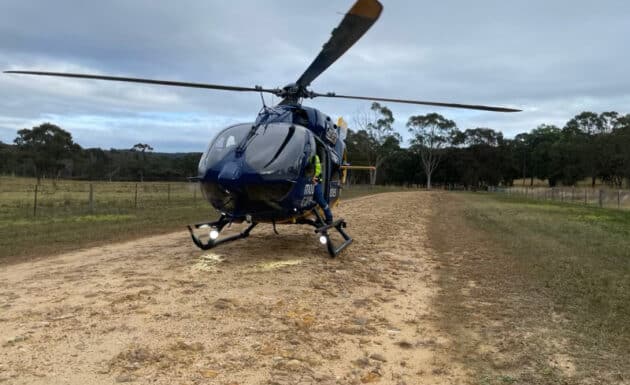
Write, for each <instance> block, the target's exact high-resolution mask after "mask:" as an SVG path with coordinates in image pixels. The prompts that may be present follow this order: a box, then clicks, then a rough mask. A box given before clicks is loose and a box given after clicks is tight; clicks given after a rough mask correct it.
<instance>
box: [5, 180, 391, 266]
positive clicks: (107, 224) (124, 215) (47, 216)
mask: <svg viewBox="0 0 630 385" xmlns="http://www.w3.org/2000/svg"><path fill="white" fill-rule="evenodd" d="M35 184H36V181H35V180H34V179H30V178H13V177H0V263H2V262H9V261H17V260H25V259H28V258H37V257H40V256H46V255H51V254H56V253H60V252H64V251H69V250H74V249H77V248H81V247H85V246H93V245H105V244H107V243H109V242H112V243H113V242H119V241H123V240H127V239H133V238H137V237H140V236H145V235H152V234H158V233H164V232H169V231H176V230H181V229H184V228H185V226H186V225H187V224H189V223H194V222H201V221H204V220H208V219H212V218H213V217H214V216H215V215H216V212H215V211H214V209H213V208H212V207H211V206H210V204H209V203H207V202H206V201H205V199H204V198H203V197H202V196H201V194H200V191H199V186H198V185H197V184H196V183H185V182H179V183H178V182H169V183H166V182H144V183H135V182H86V181H66V180H60V181H56V182H55V183H53V181H50V180H44V181H42V183H41V184H40V185H39V186H38V187H37V209H36V210H34V205H35ZM90 185H91V189H92V193H91V194H90ZM385 191H394V189H393V188H386V187H380V186H375V187H373V188H370V187H368V186H352V187H351V188H349V189H345V190H344V191H343V193H342V198H343V199H348V198H352V197H357V196H361V195H366V194H372V193H379V192H385ZM90 196H91V197H92V199H91V200H90ZM90 202H91V203H90Z"/></svg>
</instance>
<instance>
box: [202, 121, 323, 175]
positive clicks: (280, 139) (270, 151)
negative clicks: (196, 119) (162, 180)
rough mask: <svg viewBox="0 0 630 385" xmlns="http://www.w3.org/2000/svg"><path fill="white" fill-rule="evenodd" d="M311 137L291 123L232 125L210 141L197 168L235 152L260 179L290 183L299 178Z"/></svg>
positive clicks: (214, 162)
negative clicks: (242, 157)
mask: <svg viewBox="0 0 630 385" xmlns="http://www.w3.org/2000/svg"><path fill="white" fill-rule="evenodd" d="M311 136H312V135H311V134H310V132H309V131H308V130H307V129H305V128H304V127H301V126H298V125H294V124H291V123H278V122H276V123H268V124H262V125H259V126H254V125H252V124H239V125H236V126H232V127H229V128H227V129H225V130H223V131H222V132H221V133H219V135H217V137H216V138H215V139H214V141H212V143H211V144H210V146H209V147H208V150H207V151H206V153H205V154H204V156H203V157H202V160H201V162H200V164H199V169H200V172H201V171H203V170H207V169H208V168H211V167H213V166H214V165H216V164H217V163H219V162H221V161H222V160H223V159H224V158H225V157H226V156H227V155H228V154H230V153H231V152H235V153H236V154H238V155H237V156H241V155H243V156H244V157H245V163H246V164H247V166H248V168H250V169H251V170H252V171H254V172H255V173H257V174H259V175H261V176H262V178H263V179H266V180H287V179H291V180H292V179H295V178H297V177H299V176H300V171H301V168H300V167H301V165H302V162H303V159H304V157H305V156H308V154H310V152H311V148H314V146H313V144H312V143H311V142H312V138H311Z"/></svg>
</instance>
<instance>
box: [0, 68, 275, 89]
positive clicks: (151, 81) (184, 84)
mask: <svg viewBox="0 0 630 385" xmlns="http://www.w3.org/2000/svg"><path fill="white" fill-rule="evenodd" d="M4 73H5V74H22V75H40V76H57V77H64V78H80V79H98V80H111V81H117V82H131V83H145V84H157V85H161V86H174V87H190V88H205V89H213V90H225V91H254V92H270V93H272V94H276V93H278V92H280V90H278V89H266V88H262V87H258V86H257V87H253V88H252V87H238V86H224V85H220V84H205V83H189V82H176V81H170V80H155V79H140V78H128V77H121V76H106V75H90V74H73V73H67V72H42V71H4Z"/></svg>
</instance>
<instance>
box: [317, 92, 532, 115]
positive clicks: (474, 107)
mask: <svg viewBox="0 0 630 385" xmlns="http://www.w3.org/2000/svg"><path fill="white" fill-rule="evenodd" d="M312 96H313V97H327V98H344V99H358V100H372V101H379V102H392V103H407V104H421V105H425V106H436V107H450V108H466V109H469V110H483V111H495V112H520V111H521V110H518V109H515V108H507V107H493V106H482V105H477V104H460V103H441V102H425V101H421V100H408V99H390V98H373V97H369V96H350V95H337V94H333V93H330V94H317V93H313V95H312Z"/></svg>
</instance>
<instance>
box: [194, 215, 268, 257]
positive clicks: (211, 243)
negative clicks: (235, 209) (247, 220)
mask: <svg viewBox="0 0 630 385" xmlns="http://www.w3.org/2000/svg"><path fill="white" fill-rule="evenodd" d="M228 224H230V220H228V219H227V218H226V217H224V216H221V218H219V220H218V221H215V222H204V223H196V224H194V225H188V231H190V237H191V238H192V240H193V242H194V243H195V245H196V246H197V247H198V248H200V249H201V250H210V249H211V248H213V247H215V246H218V245H220V244H222V243H227V242H231V241H235V240H237V239H242V238H247V237H248V236H249V233H250V232H251V231H252V229H253V228H254V227H256V225H257V224H258V223H256V222H252V223H251V224H250V225H249V226H247V228H246V229H245V230H243V231H241V232H240V233H238V234H234V235H230V236H228V237H225V238H221V239H219V238H216V239H212V237H210V238H209V239H208V241H207V242H205V243H204V242H203V241H202V240H201V239H199V237H198V236H197V235H195V232H194V231H193V227H194V228H195V229H208V230H209V231H212V230H215V231H216V232H217V236H218V234H220V233H221V230H223V228H224V227H225V226H226V225H228Z"/></svg>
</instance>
